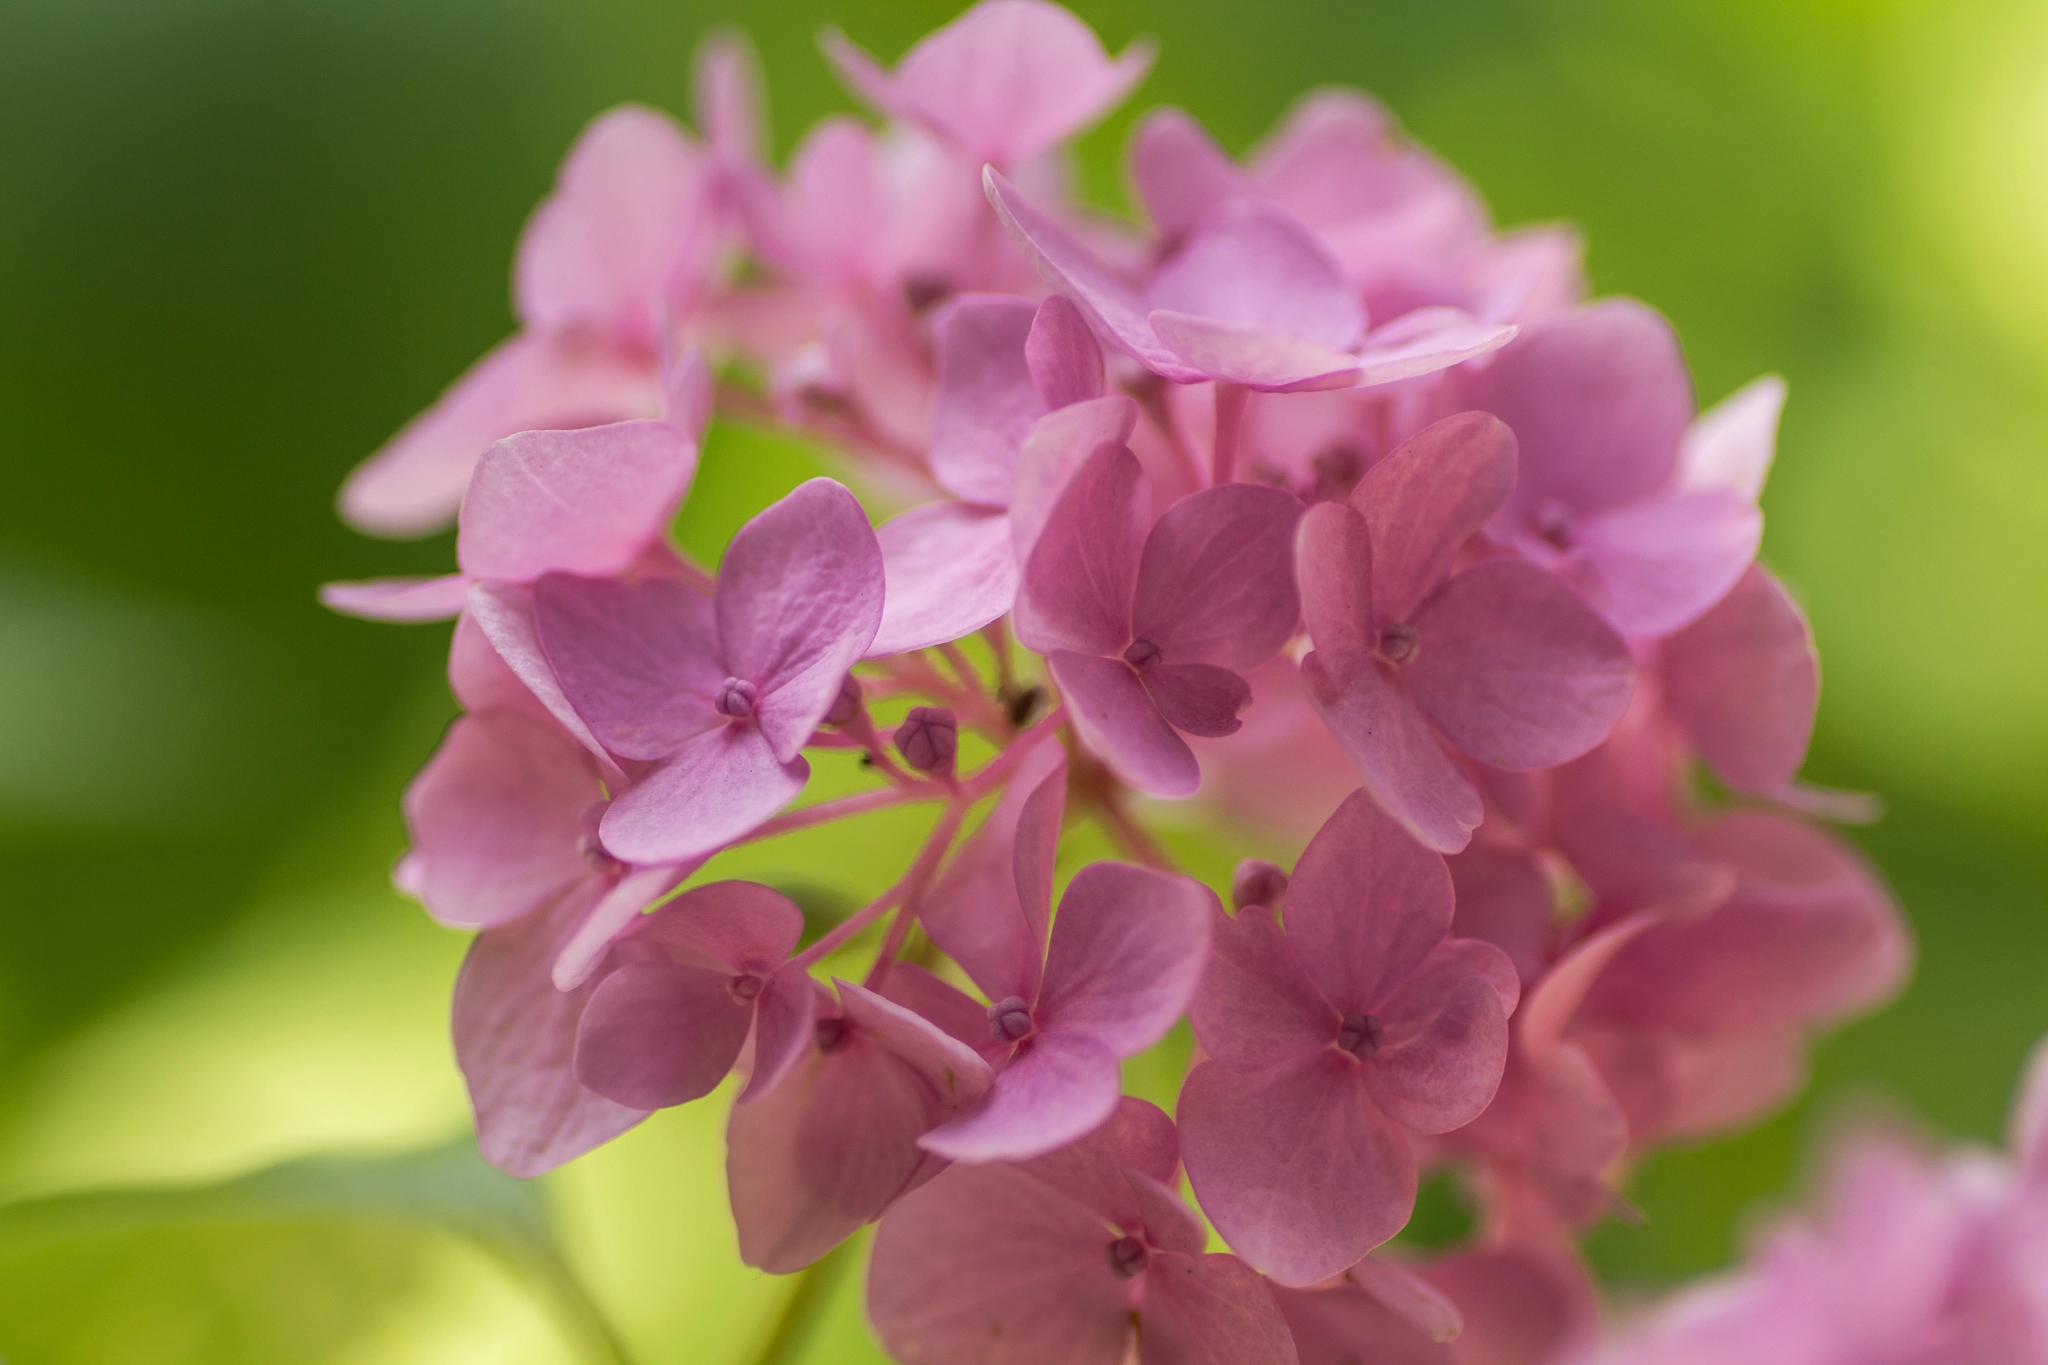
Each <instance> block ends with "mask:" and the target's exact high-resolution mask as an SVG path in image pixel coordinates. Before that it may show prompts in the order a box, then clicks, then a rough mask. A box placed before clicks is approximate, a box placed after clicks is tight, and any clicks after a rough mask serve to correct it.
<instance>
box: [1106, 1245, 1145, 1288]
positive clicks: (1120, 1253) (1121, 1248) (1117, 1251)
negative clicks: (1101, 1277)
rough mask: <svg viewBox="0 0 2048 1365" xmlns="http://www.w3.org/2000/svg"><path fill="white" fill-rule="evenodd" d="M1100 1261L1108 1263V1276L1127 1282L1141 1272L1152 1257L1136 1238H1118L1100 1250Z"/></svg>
mask: <svg viewBox="0 0 2048 1365" xmlns="http://www.w3.org/2000/svg"><path fill="white" fill-rule="evenodd" d="M1102 1259H1103V1260H1105V1261H1107V1262H1109V1273H1110V1274H1112V1275H1114V1276H1116V1277H1117V1278H1118V1279H1119V1280H1128V1279H1130V1278H1131V1277H1132V1276H1133V1275H1136V1274H1137V1273H1138V1272H1139V1271H1141V1270H1143V1269H1144V1268H1145V1265H1146V1263H1147V1262H1149V1261H1150V1260H1151V1259H1152V1257H1151V1254H1150V1253H1149V1252H1147V1251H1146V1250H1145V1244H1144V1243H1143V1242H1141V1241H1139V1240H1138V1239H1137V1238H1135V1237H1119V1238H1117V1239H1116V1240H1115V1241H1114V1242H1111V1243H1110V1244H1109V1245H1108V1246H1106V1247H1104V1248H1103V1249H1102Z"/></svg>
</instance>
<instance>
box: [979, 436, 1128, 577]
mask: <svg viewBox="0 0 2048 1365" xmlns="http://www.w3.org/2000/svg"><path fill="white" fill-rule="evenodd" d="M1137 424H1138V405H1137V404H1136V403H1134V402H1132V401H1131V400H1130V399H1128V398H1125V397H1122V396H1121V395H1111V396H1110V397H1107V398H1091V399H1089V400H1087V401H1086V402H1082V403H1073V404H1069V405H1068V406H1066V407H1064V408H1056V409H1054V410H1053V411H1052V412H1049V413H1047V414H1046V415H1045V416H1043V417H1041V418H1039V419H1038V421H1037V423H1036V424H1035V425H1034V426H1033V427H1032V428H1031V433H1030V435H1028V436H1026V437H1025V438H1024V449H1023V451H1022V453H1021V454H1019V455H1018V457H1017V487H1016V491H1015V493H1014V495H1013V496H1012V497H1011V499H1010V537H1011V540H1012V542H1013V543H1014V544H1015V546H1016V548H1017V562H1018V563H1019V564H1022V563H1025V562H1026V561H1028V560H1029V559H1030V558H1031V550H1032V547H1033V546H1035V545H1037V544H1038V537H1039V536H1040V535H1041V534H1042V533H1043V532H1044V530H1045V522H1046V518H1047V517H1050V516H1051V515H1052V509H1053V507H1054V506H1055V504H1057V502H1058V501H1059V497H1060V494H1062V493H1064V492H1065V491H1066V489H1067V482H1068V480H1070V479H1072V478H1073V477H1074V471H1075V470H1077V469H1079V468H1080V467H1081V465H1082V464H1083V463H1084V462H1085V461H1086V460H1087V459H1088V457H1089V456H1091V455H1093V454H1095V453H1096V452H1097V451H1099V450H1101V449H1102V447H1104V446H1120V445H1122V444H1124V443H1125V442H1126V441H1128V440H1130V439H1131V433H1132V431H1133V430H1135V429H1136V427H1137Z"/></svg>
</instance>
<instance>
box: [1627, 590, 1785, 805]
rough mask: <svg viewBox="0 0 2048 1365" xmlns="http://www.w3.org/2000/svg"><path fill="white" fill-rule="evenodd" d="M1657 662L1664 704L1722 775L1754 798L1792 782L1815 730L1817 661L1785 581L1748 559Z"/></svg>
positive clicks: (1668, 643)
mask: <svg viewBox="0 0 2048 1365" xmlns="http://www.w3.org/2000/svg"><path fill="white" fill-rule="evenodd" d="M1658 659H1659V670H1660V673H1661V676H1662V681H1663V685H1664V704H1665V707H1666V708H1667V710H1668V711H1669V712H1670V714H1671V718H1672V719H1673V720H1675V721H1677V722H1678V724H1679V727H1680V728H1681V729H1683V730H1684V731H1685V735H1686V738H1687V739H1690V740H1691V741H1692V742H1693V745H1694V747H1696V748H1697V749H1698V750H1699V751H1700V756H1701V757H1702V758H1704V759H1706V761H1707V762H1708V763H1709V764H1710V765H1712V767H1713V769H1714V771H1715V772H1716V773H1718V774H1719V775H1720V777H1721V780H1722V781H1723V782H1726V783H1727V784H1728V785H1729V786H1731V787H1733V788H1734V789H1735V790H1737V791H1740V792H1748V793H1751V794H1755V795H1765V794H1769V793H1774V792H1779V791H1782V790H1784V789H1785V788H1786V787H1787V786H1789V785H1790V784H1791V782H1792V779H1793V777H1794V776H1795V775H1796V774H1797V773H1798V771H1799V765H1800V764H1801V763H1803V762H1805V760H1806V745H1807V741H1808V740H1809V739H1811V738H1812V736H1813V714H1814V706H1815V704H1816V703H1817V702H1818V701H1819V699H1820V660H1819V657H1818V656H1817V655H1816V654H1815V653H1814V648H1813V632H1812V631H1811V630H1810V629H1809V628H1808V627H1807V624H1806V617H1805V615H1804V614H1803V613H1802V612H1801V611H1800V610H1799V604H1798V603H1796V602H1794V601H1793V600H1792V596H1791V594H1790V593H1788V592H1786V591H1785V588H1784V585H1783V584H1781V583H1779V582H1778V580H1777V579H1775V578H1773V577H1771V575H1770V574H1768V573H1766V572H1765V571H1764V570H1763V569H1762V568H1759V567H1756V566H1751V567H1750V569H1749V571H1748V572H1747V573H1745V574H1744V575H1743V576H1742V579H1741V581H1740V582H1738V583H1737V584H1736V585H1735V587H1734V589H1733V590H1732V591H1731V592H1729V594H1728V595H1727V596H1726V597H1724V598H1722V599H1721V601H1720V602H1719V603H1718V604H1716V605H1715V606H1714V608H1713V609H1712V610H1710V611H1709V612H1707V614H1706V615H1704V616H1702V617H1700V619H1699V620H1697V621H1695V622H1693V623H1692V624H1691V625H1690V626H1687V627H1686V628H1685V629H1684V630H1682V631H1680V632H1678V633H1677V634H1676V635H1673V636H1671V637H1670V638H1669V639H1667V640H1665V642H1664V644H1663V646H1662V648H1661V649H1660V650H1659V652H1658Z"/></svg>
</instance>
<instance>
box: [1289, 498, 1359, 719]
mask: <svg viewBox="0 0 2048 1365" xmlns="http://www.w3.org/2000/svg"><path fill="white" fill-rule="evenodd" d="M1373 552H1374V545H1373V540H1372V534H1371V530H1370V528H1369V526H1368V525H1367V523H1366V520H1365V518H1364V517H1362V516H1360V515H1359V514H1358V513H1357V512H1355V511H1353V510H1352V509H1351V508H1349V507H1347V506H1345V505H1344V504H1343V503H1338V502H1319V503H1317V504H1316V505H1315V506H1313V507H1311V508H1309V509H1308V511H1307V512H1305V513H1304V514H1303V515H1302V518H1301V524H1300V527H1299V529H1297V530H1296V531H1295V538H1294V564H1295V569H1294V574H1295V578H1296V579H1297V580H1298V581H1299V582H1300V584H1301V614H1302V616H1303V617H1304V618H1305V619H1306V621H1307V623H1308V634H1309V639H1310V640H1312V641H1314V643H1315V647H1316V657H1317V658H1318V659H1320V660H1321V661H1322V667H1323V668H1324V669H1325V670H1326V671H1327V673H1328V674H1329V676H1331V677H1332V678H1342V679H1349V678H1350V677H1351V676H1352V675H1353V674H1354V673H1356V672H1358V671H1359V670H1361V669H1368V668H1371V667H1372V655H1373V651H1374V650H1376V649H1378V648H1379V626H1378V624H1377V623H1376V621H1375V618H1374V615H1373V596H1374V594H1373Z"/></svg>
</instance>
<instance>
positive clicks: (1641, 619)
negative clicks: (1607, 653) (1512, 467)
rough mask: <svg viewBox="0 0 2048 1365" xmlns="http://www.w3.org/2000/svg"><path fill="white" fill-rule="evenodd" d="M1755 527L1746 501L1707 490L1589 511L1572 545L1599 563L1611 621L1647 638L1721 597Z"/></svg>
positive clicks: (1747, 556) (1751, 546)
mask: <svg viewBox="0 0 2048 1365" xmlns="http://www.w3.org/2000/svg"><path fill="white" fill-rule="evenodd" d="M1763 534H1764V518H1763V513H1762V512H1759V511H1758V510H1757V508H1756V505H1755V504H1754V503H1750V502H1746V501H1744V500H1743V499H1741V498H1738V497H1736V496H1735V495H1734V494H1733V493H1726V492H1721V491H1719V490H1709V491H1707V492H1704V493H1689V494H1683V495H1681V496H1678V497H1674V498H1660V499H1657V500H1655V501H1652V502H1642V503H1637V504H1636V505H1635V506H1633V507H1623V508H1619V509H1617V510H1615V511H1612V512H1607V513H1604V514H1602V515H1600V516H1597V517H1589V518H1587V519H1586V520H1585V521H1583V522H1581V523H1580V524H1579V526H1578V528H1577V531H1576V537H1577V538H1576V542H1575V545H1576V548H1577V549H1578V550H1579V551H1580V552H1581V553H1582V554H1584V555H1585V556H1586V558H1587V559H1589V560H1591V561H1592V563H1593V565H1594V567H1595V568H1597V569H1598V570H1599V573H1600V586H1601V588H1602V589H1604V590H1605V594H1606V598H1607V601H1606V607H1607V619H1608V620H1609V621H1611V622H1613V624H1614V628H1615V629H1616V630H1618V631H1620V632H1621V633H1622V634H1623V635H1626V636H1627V637H1628V638H1629V639H1631V640H1654V639H1658V638H1661V637H1662V636H1665V635H1669V634H1670V633H1671V632H1672V631H1674V630H1678V629H1681V628H1682V627H1684V626H1686V625H1688V624H1690V623H1691V622H1693V621H1695V620H1697V619H1698V618H1699V616H1700V614H1701V613H1702V612H1704V611H1706V610H1707V608H1709V607H1711V606H1713V605H1714V603H1716V602H1718V601H1720V600H1721V599H1722V598H1723V597H1725V596H1727V594H1728V590H1729V589H1730V588H1732V587H1734V586H1735V582H1736V580H1737V579H1739V578H1741V577H1742V573H1743V570H1745V569H1747V568H1748V567H1749V566H1750V564H1751V563H1752V562H1753V561H1754V560H1755V559H1756V551H1757V546H1758V545H1759V544H1761V543H1762V541H1763Z"/></svg>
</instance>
